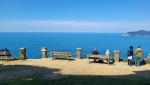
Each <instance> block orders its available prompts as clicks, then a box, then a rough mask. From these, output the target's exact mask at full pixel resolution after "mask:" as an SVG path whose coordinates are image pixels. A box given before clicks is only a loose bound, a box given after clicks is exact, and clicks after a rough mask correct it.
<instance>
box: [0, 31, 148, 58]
mask: <svg viewBox="0 0 150 85" xmlns="http://www.w3.org/2000/svg"><path fill="white" fill-rule="evenodd" d="M131 45H132V46H133V47H134V50H135V49H136V47H137V46H141V47H142V49H143V53H144V55H143V56H144V57H145V56H146V55H148V54H149V53H150V46H149V45H150V37H137V36H132V37H127V36H122V34H119V33H112V34H111V33H34V32H30V33H24V32H21V33H15V32H14V33H9V32H1V33H0V48H8V49H10V51H11V53H12V55H13V57H18V56H19V48H22V47H24V48H26V49H27V57H28V58H41V48H42V47H47V48H48V52H50V51H52V50H59V51H70V52H71V54H72V56H73V57H75V56H76V48H82V57H83V58H85V57H86V54H89V53H91V52H92V49H94V48H97V49H98V51H99V52H100V53H104V52H105V50H106V49H110V51H111V52H112V54H113V51H114V50H119V51H120V54H121V56H120V57H121V58H127V50H128V48H129V46H131ZM48 55H49V56H50V54H48Z"/></svg>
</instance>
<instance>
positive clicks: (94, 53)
mask: <svg viewBox="0 0 150 85" xmlns="http://www.w3.org/2000/svg"><path fill="white" fill-rule="evenodd" d="M92 54H93V55H98V54H99V52H98V51H97V49H96V48H95V49H94V50H93V51H92ZM94 62H95V63H96V62H97V61H96V58H95V59H94Z"/></svg>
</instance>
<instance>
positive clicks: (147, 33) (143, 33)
mask: <svg viewBox="0 0 150 85" xmlns="http://www.w3.org/2000/svg"><path fill="white" fill-rule="evenodd" d="M124 36H150V31H145V30H139V31H132V32H127V33H125V34H124Z"/></svg>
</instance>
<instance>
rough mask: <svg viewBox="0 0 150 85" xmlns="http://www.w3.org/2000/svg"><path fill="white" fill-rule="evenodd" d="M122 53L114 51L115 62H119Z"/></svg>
mask: <svg viewBox="0 0 150 85" xmlns="http://www.w3.org/2000/svg"><path fill="white" fill-rule="evenodd" d="M119 58H120V52H119V51H118V50H115V51H114V62H115V63H116V62H119Z"/></svg>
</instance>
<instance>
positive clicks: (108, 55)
mask: <svg viewBox="0 0 150 85" xmlns="http://www.w3.org/2000/svg"><path fill="white" fill-rule="evenodd" d="M105 55H106V57H108V60H107V63H108V64H109V62H110V60H109V58H110V51H109V49H107V50H106V52H105Z"/></svg>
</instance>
